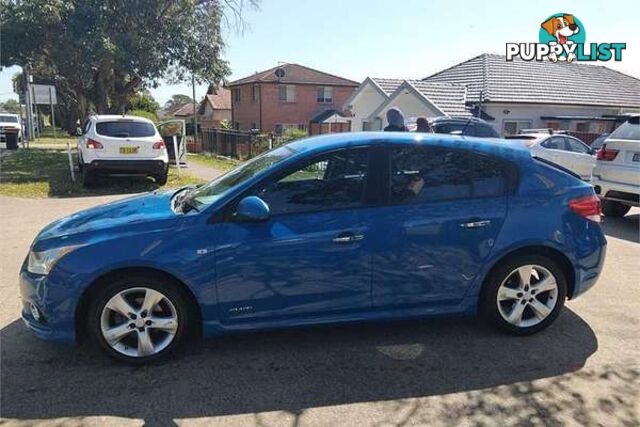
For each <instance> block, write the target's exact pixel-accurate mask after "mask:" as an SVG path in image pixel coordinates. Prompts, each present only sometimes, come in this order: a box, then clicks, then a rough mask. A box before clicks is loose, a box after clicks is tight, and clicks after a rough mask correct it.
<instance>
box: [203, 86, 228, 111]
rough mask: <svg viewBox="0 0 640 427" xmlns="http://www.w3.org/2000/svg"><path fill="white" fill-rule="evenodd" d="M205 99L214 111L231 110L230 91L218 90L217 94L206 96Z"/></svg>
mask: <svg viewBox="0 0 640 427" xmlns="http://www.w3.org/2000/svg"><path fill="white" fill-rule="evenodd" d="M206 97H207V100H208V101H209V104H211V106H212V107H213V109H214V110H230V109H231V91H230V90H229V89H225V88H223V87H221V88H218V90H217V93H213V94H207V95H206Z"/></svg>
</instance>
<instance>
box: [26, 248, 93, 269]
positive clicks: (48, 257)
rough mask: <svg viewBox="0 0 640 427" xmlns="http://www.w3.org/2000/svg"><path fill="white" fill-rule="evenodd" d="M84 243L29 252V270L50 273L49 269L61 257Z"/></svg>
mask: <svg viewBox="0 0 640 427" xmlns="http://www.w3.org/2000/svg"><path fill="white" fill-rule="evenodd" d="M81 246H84V245H74V246H62V247H59V248H55V249H49V250H48V251H42V252H34V251H31V252H29V265H28V267H27V270H29V272H30V273H34V274H44V275H46V274H49V271H51V269H52V268H53V266H54V265H56V263H57V262H58V261H60V259H61V258H62V257H63V256H65V255H66V254H68V253H69V252H72V251H74V250H76V249H78V248H79V247H81Z"/></svg>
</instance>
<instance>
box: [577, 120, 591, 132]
mask: <svg viewBox="0 0 640 427" xmlns="http://www.w3.org/2000/svg"><path fill="white" fill-rule="evenodd" d="M576 132H589V123H588V122H578V123H576Z"/></svg>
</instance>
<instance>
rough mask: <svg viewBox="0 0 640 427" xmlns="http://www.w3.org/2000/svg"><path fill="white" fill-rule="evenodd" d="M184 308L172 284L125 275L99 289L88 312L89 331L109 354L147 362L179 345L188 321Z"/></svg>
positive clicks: (136, 361)
mask: <svg viewBox="0 0 640 427" xmlns="http://www.w3.org/2000/svg"><path fill="white" fill-rule="evenodd" d="M187 307H188V303H187V301H186V299H185V298H184V296H183V295H182V293H181V292H180V291H179V290H178V289H177V286H175V284H172V283H167V282H164V281H161V280H158V279H155V278H152V277H127V278H125V279H121V280H116V281H114V282H112V283H110V284H109V285H107V286H105V287H104V288H103V289H101V291H100V292H99V294H98V296H97V298H96V299H95V300H94V301H93V304H92V307H91V309H90V311H89V313H90V319H89V326H90V331H91V334H92V336H93V337H94V338H95V340H96V341H97V342H98V344H99V345H100V347H102V348H103V349H104V350H105V351H106V352H107V354H109V355H110V356H112V357H114V358H116V359H118V360H121V361H124V362H128V363H135V364H139V363H147V362H150V361H152V360H156V359H159V358H162V357H164V356H166V355H167V354H169V353H170V352H171V351H173V350H174V349H175V348H176V347H177V346H178V345H179V344H180V342H181V341H182V339H183V337H184V336H185V333H186V331H187V330H188V329H187V328H188V327H189V325H188V324H189V323H190V322H189V316H188V311H187Z"/></svg>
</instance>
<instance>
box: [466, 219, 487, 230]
mask: <svg viewBox="0 0 640 427" xmlns="http://www.w3.org/2000/svg"><path fill="white" fill-rule="evenodd" d="M489 224H491V221H490V220H488V219H485V220H481V221H470V222H463V223H462V224H460V227H462V228H480V227H486V226H487V225H489Z"/></svg>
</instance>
